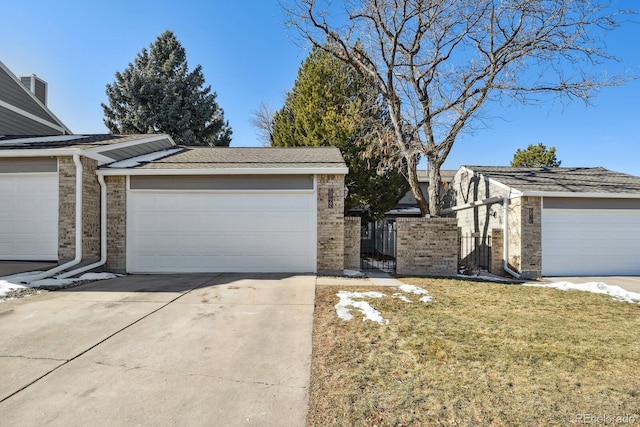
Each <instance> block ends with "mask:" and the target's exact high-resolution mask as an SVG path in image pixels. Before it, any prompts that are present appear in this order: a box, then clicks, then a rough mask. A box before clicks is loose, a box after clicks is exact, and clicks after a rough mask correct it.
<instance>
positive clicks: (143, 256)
mask: <svg viewBox="0 0 640 427" xmlns="http://www.w3.org/2000/svg"><path fill="white" fill-rule="evenodd" d="M127 211H128V218H127V234H128V239H127V270H128V271H130V272H133V273H170V272H315V271H316V228H317V226H316V197H315V193H314V192H313V191H304V192H277V193H273V192H185V191H130V192H129V198H128V208H127Z"/></svg>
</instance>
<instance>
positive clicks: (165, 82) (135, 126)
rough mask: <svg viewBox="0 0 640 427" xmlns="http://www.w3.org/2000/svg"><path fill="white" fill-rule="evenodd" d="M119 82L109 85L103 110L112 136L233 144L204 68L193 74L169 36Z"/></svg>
mask: <svg viewBox="0 0 640 427" xmlns="http://www.w3.org/2000/svg"><path fill="white" fill-rule="evenodd" d="M115 76H116V80H115V82H114V83H113V84H107V91H106V92H107V98H108V101H109V105H106V104H104V103H103V104H101V105H102V108H103V110H104V115H105V119H104V123H105V125H106V126H107V128H109V131H110V132H111V133H122V134H129V133H156V132H161V133H167V134H169V135H171V137H173V139H174V140H175V141H176V143H178V144H182V145H222V146H228V145H229V143H230V142H231V133H232V132H231V128H230V127H229V123H228V122H226V121H225V120H224V112H223V110H222V109H221V108H220V107H219V106H218V104H217V103H216V96H217V95H216V93H215V92H212V91H211V86H206V87H205V86H204V76H203V74H202V67H201V66H200V65H198V66H197V67H196V68H195V69H194V70H193V71H191V72H189V70H188V67H187V59H186V54H185V50H184V48H183V47H182V45H181V44H180V42H179V41H178V39H177V38H176V37H175V35H174V34H173V33H172V32H171V31H165V32H164V33H163V34H161V35H160V36H159V37H158V38H157V39H156V41H155V42H154V43H152V44H151V45H150V46H149V50H148V51H147V49H146V48H143V49H142V51H141V52H140V53H139V54H138V55H137V56H136V58H135V61H134V62H133V63H130V64H129V66H128V67H127V68H126V69H125V70H124V71H123V72H122V73H120V72H116V75H115Z"/></svg>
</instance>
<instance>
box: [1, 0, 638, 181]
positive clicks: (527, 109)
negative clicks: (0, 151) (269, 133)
mask: <svg viewBox="0 0 640 427" xmlns="http://www.w3.org/2000/svg"><path fill="white" fill-rule="evenodd" d="M618 3H619V6H620V7H622V8H634V9H636V10H640V8H639V7H638V5H637V3H636V0H620V1H619V2H618ZM1 7H2V25H1V26H0V40H2V45H1V46H2V47H0V61H2V62H3V63H4V64H5V65H6V66H7V67H9V69H11V70H12V71H13V72H14V73H15V74H17V75H28V74H32V73H34V74H36V75H38V76H39V77H41V78H42V79H44V80H45V81H47V82H48V84H49V108H50V109H51V110H52V111H53V112H54V114H56V115H57V116H58V117H59V118H60V119H61V120H62V121H63V122H64V123H65V124H66V125H67V126H68V127H69V128H70V129H71V130H72V131H73V132H74V133H106V132H107V129H106V127H105V126H104V124H103V122H102V119H103V112H102V108H101V107H100V103H101V102H106V95H105V85H106V84H107V83H112V82H113V81H114V74H115V72H116V71H122V70H124V68H126V66H127V65H128V64H129V63H130V62H132V61H133V59H134V58H135V55H136V54H137V53H138V52H139V51H140V50H141V49H142V48H143V47H148V46H149V44H150V43H152V42H153V41H154V40H155V39H156V37H157V36H158V35H160V34H161V33H162V32H163V31H165V30H167V29H169V30H172V31H173V32H174V33H175V34H176V36H177V37H178V40H180V42H181V43H182V45H183V46H184V48H185V49H186V52H187V59H188V61H189V66H190V68H193V67H195V66H196V65H197V64H200V65H202V68H203V72H204V76H205V78H206V82H207V84H208V85H211V86H212V88H213V90H215V91H216V92H217V93H218V103H219V105H220V106H221V107H222V108H223V109H224V111H225V118H226V119H227V120H228V121H229V123H230V125H231V127H232V129H233V140H232V143H231V145H232V146H235V147H240V146H259V145H260V142H259V141H258V138H257V135H256V131H255V129H254V128H253V127H252V126H251V124H250V122H249V121H250V118H251V116H252V114H253V112H254V111H255V110H256V109H257V108H258V107H259V106H260V103H261V102H264V103H266V104H268V105H270V106H272V107H274V108H279V107H281V106H282V104H283V100H284V95H285V93H286V91H287V90H289V89H291V87H292V86H293V83H294V81H295V78H296V74H297V71H298V68H299V66H300V64H301V62H302V61H303V60H304V58H305V57H306V56H307V53H308V52H307V51H306V50H305V49H304V47H303V46H299V45H298V44H296V43H295V42H294V41H293V40H292V39H293V38H294V35H293V34H290V33H288V31H287V29H286V28H285V26H284V24H283V15H282V11H281V9H280V7H279V5H278V1H277V0H272V1H270V0H260V1H258V0H254V1H238V2H229V1H226V0H225V1H223V0H209V1H192V0H183V1H181V2H175V1H166V0H155V1H148V0H133V1H122V0H110V1H104V0H96V1H91V2H87V1H70V0H69V1H43V0H33V1H30V2H27V3H20V2H15V1H13V2H9V1H6V0H3V1H2V4H1ZM639 20H640V18H639ZM639 40H640V24H630V25H626V26H625V27H624V28H622V29H620V30H619V31H617V32H616V33H615V34H613V35H612V36H611V37H610V38H608V39H607V41H606V42H607V46H608V49H609V51H610V52H611V53H613V54H615V55H617V56H619V57H620V58H621V59H623V60H624V63H623V64H619V65H617V70H620V69H621V67H626V68H627V69H629V70H632V71H635V72H636V73H638V74H640V43H639V42H638V41H639ZM611 71H616V70H614V69H612V70H611ZM639 100H640V81H634V82H631V83H628V84H626V85H625V86H622V87H613V88H606V89H603V90H602V91H601V92H600V93H599V94H598V96H597V97H596V98H594V99H593V105H592V106H589V107H586V106H585V105H584V104H582V103H581V102H580V101H577V102H574V103H571V104H566V105H561V104H559V103H557V102H556V103H553V102H549V103H545V104H543V105H537V106H521V107H516V108H514V107H510V108H493V109H492V116H493V117H494V118H493V119H492V120H490V122H489V127H488V128H486V129H482V130H478V131H476V132H475V133H474V134H469V135H464V136H463V137H462V138H461V139H460V140H459V141H457V143H456V145H455V146H454V148H453V150H452V152H451V154H450V155H449V158H448V160H447V161H446V162H445V165H444V168H445V169H457V168H458V167H459V166H460V165H464V164H466V165H508V164H509V162H510V161H511V159H512V157H513V153H514V152H515V151H516V149H517V148H525V147H526V146H527V145H528V144H532V143H538V142H542V143H543V144H546V145H547V146H555V147H556V150H557V156H558V159H560V160H561V161H562V166H603V167H606V168H608V169H612V170H616V171H619V172H625V173H630V174H634V175H640V107H639Z"/></svg>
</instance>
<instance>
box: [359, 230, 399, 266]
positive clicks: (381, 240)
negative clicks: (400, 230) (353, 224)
mask: <svg viewBox="0 0 640 427" xmlns="http://www.w3.org/2000/svg"><path fill="white" fill-rule="evenodd" d="M396 243H397V228H396V222H395V220H385V221H382V222H375V223H369V224H366V225H364V226H363V228H362V235H361V238H360V269H361V270H382V271H385V272H388V273H395V271H396Z"/></svg>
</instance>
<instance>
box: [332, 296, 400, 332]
mask: <svg viewBox="0 0 640 427" xmlns="http://www.w3.org/2000/svg"><path fill="white" fill-rule="evenodd" d="M336 295H337V296H338V298H340V301H339V302H338V303H337V304H336V306H335V307H336V312H337V313H338V317H339V318H341V319H342V320H351V319H353V315H352V314H351V308H355V309H357V310H360V312H361V313H362V315H363V316H364V318H363V319H362V321H363V322H364V321H366V320H371V321H372V322H376V323H379V324H381V325H382V324H389V321H388V320H386V319H385V318H384V317H382V314H381V313H380V312H379V311H378V310H376V309H375V308H373V307H372V306H371V304H369V303H368V302H366V301H356V299H362V298H385V297H386V295H385V294H383V293H382V292H373V291H372V292H347V291H340V292H338V293H337V294H336Z"/></svg>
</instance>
